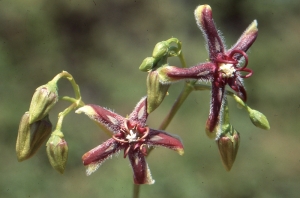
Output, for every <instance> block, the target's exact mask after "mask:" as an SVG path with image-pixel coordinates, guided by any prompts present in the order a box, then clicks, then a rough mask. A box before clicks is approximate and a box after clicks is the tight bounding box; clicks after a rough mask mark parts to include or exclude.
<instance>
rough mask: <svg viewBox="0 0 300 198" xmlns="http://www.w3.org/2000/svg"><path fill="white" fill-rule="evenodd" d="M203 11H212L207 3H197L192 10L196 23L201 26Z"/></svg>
mask: <svg viewBox="0 0 300 198" xmlns="http://www.w3.org/2000/svg"><path fill="white" fill-rule="evenodd" d="M205 12H212V9H211V7H210V6H209V5H207V4H205V5H199V6H198V7H197V8H196V9H195V12H194V15H195V19H196V21H197V24H198V25H199V26H202V25H201V23H202V21H203V14H204V13H205Z"/></svg>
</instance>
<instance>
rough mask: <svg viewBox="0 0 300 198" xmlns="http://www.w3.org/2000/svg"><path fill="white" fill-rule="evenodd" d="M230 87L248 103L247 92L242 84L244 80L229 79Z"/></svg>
mask: <svg viewBox="0 0 300 198" xmlns="http://www.w3.org/2000/svg"><path fill="white" fill-rule="evenodd" d="M228 85H229V86H230V87H231V88H232V89H233V90H234V91H235V92H236V94H237V95H238V96H239V97H240V98H241V99H242V100H243V101H244V102H246V101H247V92H246V89H245V87H244V85H243V83H242V79H240V78H239V77H237V78H230V79H228Z"/></svg>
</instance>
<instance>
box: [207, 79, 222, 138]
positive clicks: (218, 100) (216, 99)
mask: <svg viewBox="0 0 300 198" xmlns="http://www.w3.org/2000/svg"><path fill="white" fill-rule="evenodd" d="M224 91H225V87H224V86H221V87H219V86H216V85H215V84H214V83H212V90H211V92H212V97H211V101H210V112H209V116H208V120H207V122H206V131H207V134H208V135H209V137H212V138H214V137H215V132H216V131H215V127H216V126H217V124H218V123H219V120H220V116H219V115H220V109H221V106H222V101H223V100H224V99H225V96H224ZM210 133H211V134H210Z"/></svg>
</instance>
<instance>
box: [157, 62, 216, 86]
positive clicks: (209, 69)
mask: <svg viewBox="0 0 300 198" xmlns="http://www.w3.org/2000/svg"><path fill="white" fill-rule="evenodd" d="M215 69H216V66H215V64H213V63H210V62H208V63H201V64H199V65H196V66H193V67H190V68H180V67H175V66H167V67H164V68H162V69H161V70H159V75H160V76H159V77H160V81H162V82H163V83H164V82H165V81H166V82H172V81H178V80H183V79H187V78H191V79H198V80H203V81H211V78H212V76H213V74H214V72H215ZM164 76H166V77H164Z"/></svg>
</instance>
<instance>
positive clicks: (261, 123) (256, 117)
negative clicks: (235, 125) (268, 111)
mask: <svg viewBox="0 0 300 198" xmlns="http://www.w3.org/2000/svg"><path fill="white" fill-rule="evenodd" d="M247 110H248V113H249V117H250V120H251V122H252V123H253V124H254V125H255V126H256V127H259V128H261V129H265V130H269V129H270V124H269V122H268V119H267V117H266V116H265V115H264V114H262V113H261V112H259V111H257V110H254V109H251V108H250V107H247Z"/></svg>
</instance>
